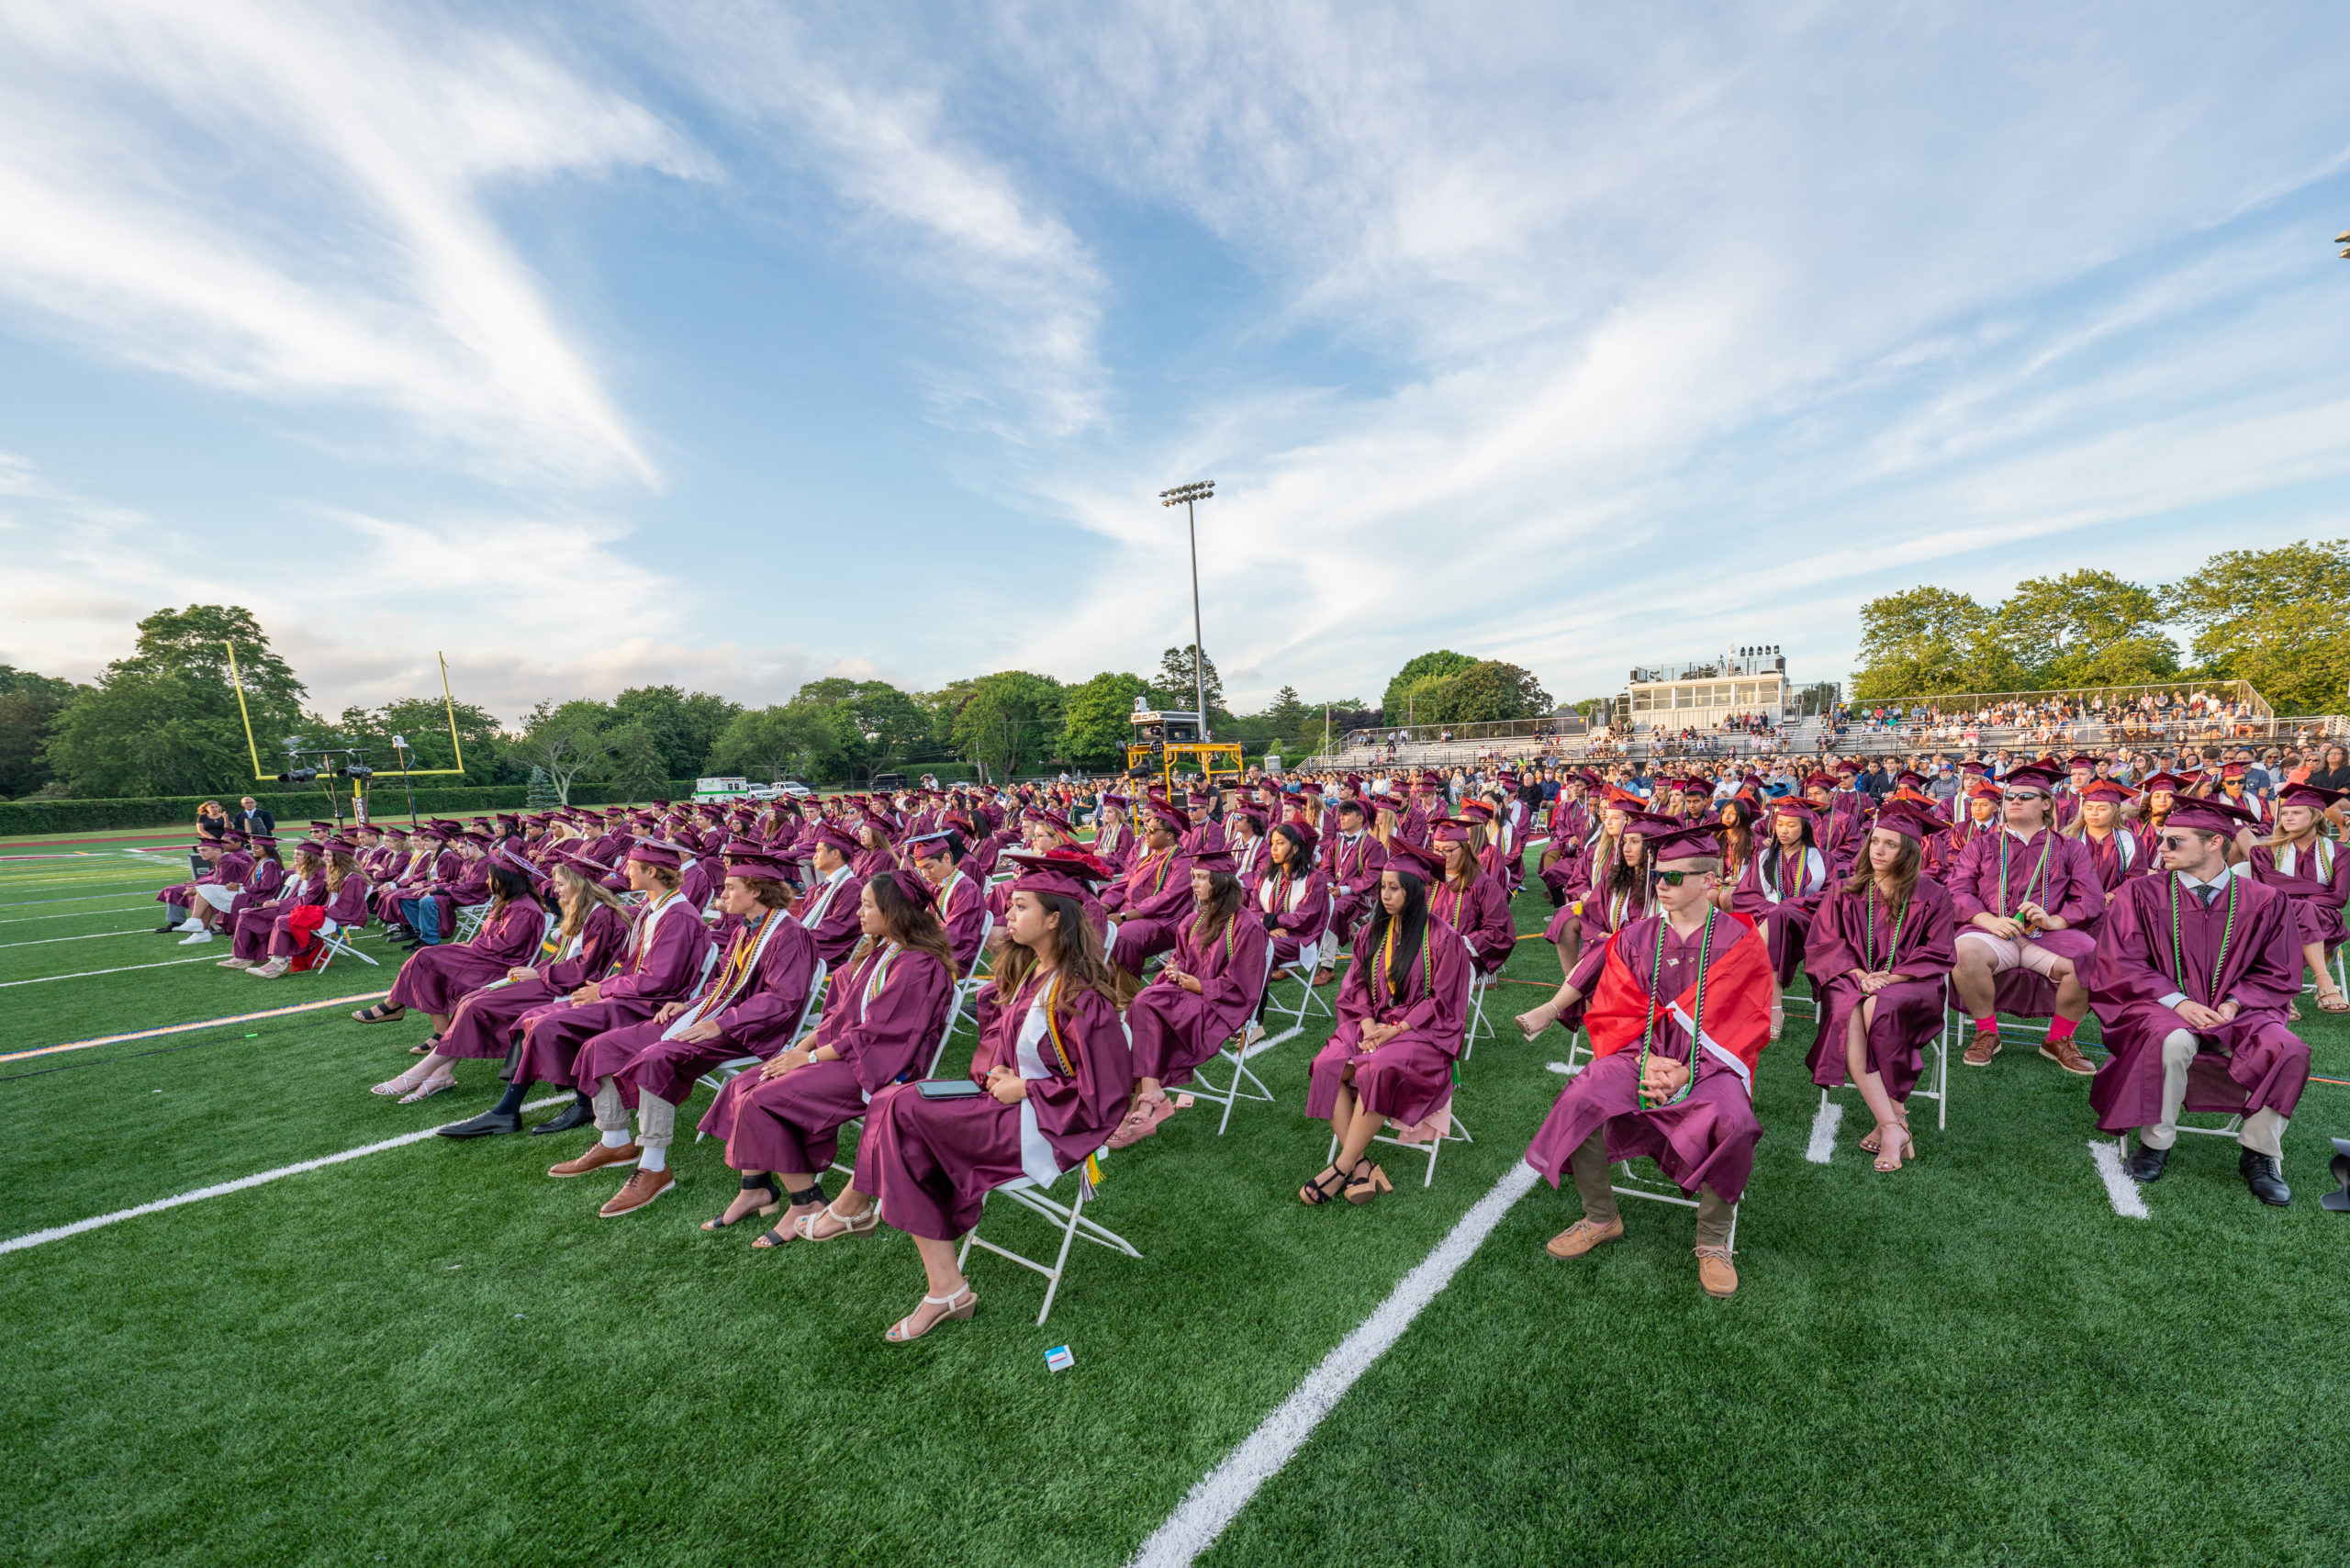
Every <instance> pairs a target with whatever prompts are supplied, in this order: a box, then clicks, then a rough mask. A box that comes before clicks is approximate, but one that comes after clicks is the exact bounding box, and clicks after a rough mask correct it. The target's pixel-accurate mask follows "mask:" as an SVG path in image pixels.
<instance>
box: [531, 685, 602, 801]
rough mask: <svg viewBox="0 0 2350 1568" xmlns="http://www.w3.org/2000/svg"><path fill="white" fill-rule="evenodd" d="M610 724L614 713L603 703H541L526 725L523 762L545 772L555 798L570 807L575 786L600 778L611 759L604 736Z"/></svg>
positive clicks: (586, 701) (532, 711) (534, 709)
mask: <svg viewBox="0 0 2350 1568" xmlns="http://www.w3.org/2000/svg"><path fill="white" fill-rule="evenodd" d="M610 722H611V710H610V709H609V708H607V707H605V706H604V705H603V704H602V703H601V702H590V701H588V700H584V699H582V700H574V701H570V702H565V703H563V704H561V705H560V706H558V705H556V704H554V703H552V702H549V701H546V700H541V701H540V703H539V705H538V706H537V707H535V708H533V709H532V710H531V712H530V716H529V717H528V718H527V719H525V720H524V721H523V723H522V740H521V744H520V745H519V746H518V747H517V748H516V749H517V750H518V751H520V754H521V756H522V759H523V760H524V761H526V762H528V763H530V764H531V765H532V767H542V768H544V769H545V770H546V775H547V778H549V779H550V780H552V781H553V783H554V792H555V796H556V798H557V799H558V800H560V801H562V802H563V803H564V804H565V805H566V806H567V805H569V804H571V787H572V785H573V784H575V783H576V782H578V781H579V780H580V779H581V778H599V777H600V776H601V769H602V768H603V767H604V766H605V764H606V763H607V761H608V760H609V759H610V756H611V750H612V745H611V742H610V740H609V739H607V738H606V736H605V734H604V732H605V730H606V728H607V726H609V725H610Z"/></svg>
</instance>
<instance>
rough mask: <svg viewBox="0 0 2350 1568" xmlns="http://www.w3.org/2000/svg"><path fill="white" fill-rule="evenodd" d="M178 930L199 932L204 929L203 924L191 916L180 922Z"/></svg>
mask: <svg viewBox="0 0 2350 1568" xmlns="http://www.w3.org/2000/svg"><path fill="white" fill-rule="evenodd" d="M180 929H181V930H182V931H201V930H203V929H204V922H202V921H201V920H198V919H197V918H196V916H194V915H192V914H191V915H189V916H188V917H187V918H186V919H185V920H183V921H181V922H180Z"/></svg>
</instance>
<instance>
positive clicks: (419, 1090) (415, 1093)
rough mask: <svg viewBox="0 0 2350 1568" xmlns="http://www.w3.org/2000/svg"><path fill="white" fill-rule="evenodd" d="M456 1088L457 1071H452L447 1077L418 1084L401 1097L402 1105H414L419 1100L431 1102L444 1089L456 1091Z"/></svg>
mask: <svg viewBox="0 0 2350 1568" xmlns="http://www.w3.org/2000/svg"><path fill="white" fill-rule="evenodd" d="M456 1086H457V1074H456V1070H454V1069H451V1070H450V1071H449V1073H448V1074H447V1075H446V1076H445V1077H442V1078H428V1079H426V1080H425V1081H423V1082H421V1083H420V1084H418V1085H417V1086H416V1087H415V1088H414V1089H411V1090H409V1091H408V1092H407V1093H405V1094H403V1095H401V1096H400V1103H401V1104H403V1105H413V1104H415V1103H417V1102H418V1101H419V1100H430V1099H431V1098H432V1097H433V1096H434V1095H435V1094H438V1093H440V1092H442V1090H443V1089H454V1088H455V1087H456Z"/></svg>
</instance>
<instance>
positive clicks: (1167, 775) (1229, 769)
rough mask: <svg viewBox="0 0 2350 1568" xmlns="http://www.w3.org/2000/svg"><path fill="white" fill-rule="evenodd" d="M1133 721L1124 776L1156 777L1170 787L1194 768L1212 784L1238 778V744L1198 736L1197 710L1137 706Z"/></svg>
mask: <svg viewBox="0 0 2350 1568" xmlns="http://www.w3.org/2000/svg"><path fill="white" fill-rule="evenodd" d="M1132 722H1133V723H1134V726H1135V736H1134V739H1133V740H1131V741H1129V742H1127V743H1126V777H1127V778H1134V779H1147V778H1156V779H1157V780H1158V782H1159V783H1160V784H1161V785H1163V786H1165V787H1167V788H1169V789H1172V788H1173V786H1174V784H1175V781H1176V780H1177V779H1178V778H1182V777H1183V776H1184V775H1185V774H1186V773H1187V772H1189V771H1196V772H1197V773H1198V774H1199V776H1200V777H1201V778H1203V779H1204V780H1205V781H1206V782H1207V783H1208V784H1209V785H1210V786H1211V787H1214V788H1219V789H1231V788H1233V787H1235V786H1237V784H1238V783H1239V782H1240V774H1241V760H1240V747H1239V746H1238V745H1236V744H1234V743H1233V742H1230V741H1203V740H1202V739H1200V716H1199V715H1198V714H1196V713H1190V712H1168V711H1158V710H1151V709H1140V708H1138V709H1136V711H1135V712H1134V713H1133V715H1132Z"/></svg>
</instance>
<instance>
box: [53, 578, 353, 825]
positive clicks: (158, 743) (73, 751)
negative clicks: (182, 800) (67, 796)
mask: <svg viewBox="0 0 2350 1568" xmlns="http://www.w3.org/2000/svg"><path fill="white" fill-rule="evenodd" d="M224 640H226V641H233V642H234V643H235V644H236V647H237V664H238V669H239V673H240V674H241V676H242V678H243V683H244V692H245V701H246V705H247V708H248V709H249V710H250V711H251V713H252V730H253V736H254V739H255V742H256V745H257V747H258V749H259V750H260V752H261V762H262V766H263V767H264V768H268V769H271V770H273V771H274V769H275V768H276V767H278V766H281V765H282V760H283V757H284V750H283V745H284V740H285V737H286V736H288V735H291V734H299V733H300V731H301V726H302V722H303V720H302V708H301V701H302V697H303V694H304V689H303V686H302V683H301V682H300V681H298V680H297V679H296V678H294V671H293V669H292V667H291V666H288V665H287V664H286V663H285V660H284V659H282V658H280V657H279V656H278V655H276V653H275V652H274V651H273V650H272V649H271V647H270V645H269V638H268V637H267V635H266V634H265V633H263V631H262V629H261V624H260V622H257V621H255V620H254V619H253V615H252V611H251V610H246V609H244V608H242V607H241V606H237V605H217V604H196V605H190V606H189V607H188V608H187V609H185V610H157V611H156V612H155V613H154V614H152V615H150V616H149V617H147V618H146V619H145V620H144V621H141V622H140V623H139V640H138V643H137V645H136V646H135V648H134V649H133V651H132V653H131V655H130V656H129V657H128V658H124V659H117V660H116V661H115V662H114V663H112V664H110V665H108V666H106V671H105V673H104V674H102V675H100V676H99V677H98V680H97V684H96V685H95V686H90V687H84V688H83V689H80V690H79V691H77V692H76V693H75V694H74V697H73V700H72V701H71V702H69V703H68V704H67V705H66V708H65V710H64V711H63V712H62V713H60V714H59V715H58V716H57V718H56V720H55V721H54V722H52V724H51V726H50V740H49V745H47V747H46V748H44V755H45V756H46V757H47V759H48V762H49V764H50V767H52V768H53V769H55V772H56V775H57V777H58V778H60V779H61V780H62V781H63V782H64V783H65V785H66V786H67V788H68V789H69V790H72V792H73V793H74V794H76V795H80V796H85V797H88V796H98V797H106V796H114V797H121V796H139V795H200V794H209V793H213V792H216V791H218V792H220V793H226V792H228V791H229V790H241V788H242V787H243V785H244V783H245V780H246V779H247V778H248V777H249V776H250V774H251V772H252V761H251V759H250V756H249V754H248V752H247V750H246V747H245V725H244V720H243V717H242V716H241V714H240V713H239V711H238V706H237V690H236V688H235V687H233V686H232V685H231V684H230V683H229V655H228V652H227V650H226V649H225V648H224V647H223V646H222V645H221V644H222V643H223V641H224ZM305 738H306V739H307V738H308V737H307V736H306V737H305Z"/></svg>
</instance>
